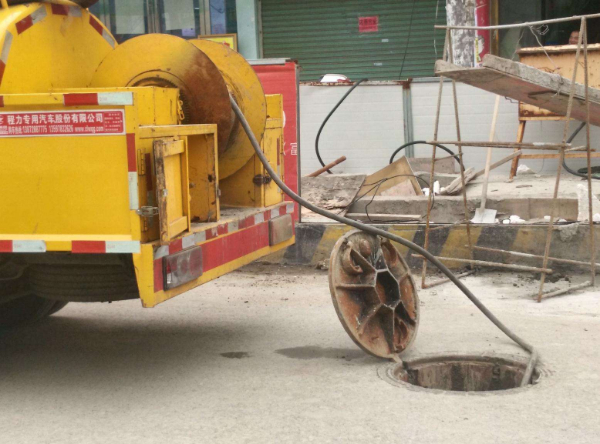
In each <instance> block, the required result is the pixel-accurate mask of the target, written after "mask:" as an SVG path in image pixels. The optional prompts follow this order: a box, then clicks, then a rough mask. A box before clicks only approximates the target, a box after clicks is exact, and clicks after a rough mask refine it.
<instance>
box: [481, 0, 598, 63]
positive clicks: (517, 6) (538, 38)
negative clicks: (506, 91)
mask: <svg viewBox="0 0 600 444" xmlns="http://www.w3.org/2000/svg"><path fill="white" fill-rule="evenodd" d="M494 3H495V4H494V9H495V10H496V11H497V16H498V22H499V23H500V24H508V23H521V22H531V21H536V20H549V19H554V18H560V17H571V16H574V15H584V14H597V13H600V2H599V1H598V0H578V1H572V0H527V1H523V0H495V2H494ZM578 29H579V22H576V21H572V22H565V23H555V24H552V25H550V26H541V27H534V28H531V29H528V28H519V29H510V30H503V31H500V32H495V33H494V35H493V37H492V38H493V42H494V46H495V52H496V53H497V54H499V55H500V56H501V57H506V58H509V59H510V58H516V51H517V50H518V49H519V48H524V47H532V46H553V45H566V44H568V43H569V38H570V36H571V34H572V33H573V31H577V30H578ZM588 41H589V43H600V20H599V19H593V20H589V21H588Z"/></svg>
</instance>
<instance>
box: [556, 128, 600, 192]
mask: <svg viewBox="0 0 600 444" xmlns="http://www.w3.org/2000/svg"><path fill="white" fill-rule="evenodd" d="M584 127H585V122H581V125H579V126H578V127H577V129H576V130H575V131H573V134H571V136H570V137H569V139H568V140H567V143H571V142H573V140H575V137H577V134H579V133H580V132H581V130H582V129H583V128H584ZM563 168H564V169H565V171H567V172H568V173H571V174H572V175H573V176H577V177H583V178H584V179H587V177H588V176H587V174H582V173H580V172H578V171H574V170H572V169H571V168H569V165H567V158H566V157H565V158H564V159H563ZM592 179H596V180H600V178H598V177H594V176H592Z"/></svg>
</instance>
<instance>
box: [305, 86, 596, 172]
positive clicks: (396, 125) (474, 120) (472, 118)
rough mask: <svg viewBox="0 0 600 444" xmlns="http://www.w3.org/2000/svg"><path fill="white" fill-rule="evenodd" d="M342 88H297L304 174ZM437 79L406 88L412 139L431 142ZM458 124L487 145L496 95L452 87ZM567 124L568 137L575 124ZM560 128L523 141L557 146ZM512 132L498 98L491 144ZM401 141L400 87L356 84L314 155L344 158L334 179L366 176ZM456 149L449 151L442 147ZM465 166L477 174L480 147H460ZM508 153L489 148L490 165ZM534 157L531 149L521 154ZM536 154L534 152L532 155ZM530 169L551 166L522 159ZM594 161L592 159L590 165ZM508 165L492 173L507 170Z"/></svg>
mask: <svg viewBox="0 0 600 444" xmlns="http://www.w3.org/2000/svg"><path fill="white" fill-rule="evenodd" d="M347 90H348V87H340V86H336V87H324V86H308V85H302V86H301V87H300V93H301V99H300V100H301V110H300V112H301V143H302V147H301V148H302V174H303V175H305V174H309V173H311V172H312V171H315V170H316V169H318V168H319V167H320V165H319V164H318V162H317V159H316V156H315V154H314V142H315V138H316V134H317V131H318V129H319V126H320V125H321V122H322V121H323V119H324V118H325V117H326V115H327V113H328V112H329V111H330V110H331V109H332V108H333V106H335V104H336V103H337V101H338V100H339V99H340V98H341V97H342V96H343V95H344V94H345V92H346V91H347ZM438 90H439V81H438V80H437V79H432V81H431V82H425V83H421V82H419V83H413V84H412V85H411V92H412V111H413V122H414V125H413V126H414V139H415V140H431V139H433V133H434V126H435V111H436V106H437V97H438ZM457 92H458V106H459V118H460V124H461V135H462V139H463V140H471V141H486V140H488V139H489V133H490V127H491V122H492V114H493V111H494V102H495V95H494V94H491V93H488V92H485V91H482V90H480V89H477V88H474V87H471V86H468V85H464V84H460V83H459V84H457ZM578 124H579V123H578V122H572V123H571V129H570V131H572V130H574V129H575V128H576V127H577V126H578ZM563 127H564V123H563V122H529V123H528V124H527V129H526V131H525V141H526V142H554V143H560V142H561V141H562V133H563ZM517 129H518V105H517V103H516V102H514V101H512V100H509V99H506V98H504V97H503V98H501V99H500V109H499V115H498V122H497V126H496V138H495V140H497V141H511V142H513V141H516V137H517ZM438 139H439V140H443V139H446V140H456V125H455V118H454V105H453V101H452V84H451V83H449V82H446V83H444V89H443V96H442V108H441V116H440V129H439V136H438ZM403 143H404V120H403V109H402V87H401V86H399V85H374V86H359V87H358V89H357V90H355V91H354V92H353V93H352V94H351V95H350V97H349V98H348V99H347V100H346V101H345V102H344V104H343V105H342V106H341V107H340V108H339V110H338V111H337V112H336V114H335V115H334V117H333V118H332V119H331V120H330V121H329V123H328V126H327V127H326V128H325V131H324V132H323V135H322V137H321V155H322V156H323V158H324V160H325V161H326V162H328V161H332V160H335V159H337V158H338V157H340V156H342V155H345V156H346V157H348V160H347V161H346V162H345V163H344V164H342V165H340V166H339V167H337V168H335V170H334V171H335V172H338V173H372V172H374V171H376V170H378V169H380V168H383V167H384V166H385V165H387V163H388V160H389V157H390V155H391V153H392V152H393V151H394V150H395V149H396V148H397V147H398V146H400V145H402V144H403ZM574 143H575V144H577V145H583V144H584V143H585V131H581V133H580V134H579V136H578V137H577V138H576V139H575V141H574ZM592 147H594V148H597V149H600V129H599V128H596V127H592ZM449 148H450V149H452V150H454V151H456V147H453V146H449ZM464 151H465V164H466V166H467V167H471V166H473V167H475V168H476V169H477V170H479V169H483V168H484V165H485V156H486V148H470V147H465V148H464ZM511 152H512V149H502V148H498V149H494V151H493V159H494V160H499V159H501V158H503V157H505V156H507V155H509V154H510V153H511ZM527 152H533V151H527ZM535 152H539V151H535ZM430 155H431V148H430V147H428V146H423V145H420V146H419V145H417V146H416V147H415V156H417V157H429V156H430ZM522 163H525V164H526V165H527V166H529V167H530V168H532V169H533V170H534V171H543V172H545V173H555V172H556V168H557V163H556V161H555V160H546V161H542V160H526V161H523V162H522ZM599 163H600V162H598V161H594V164H599ZM570 164H571V165H572V166H573V167H574V168H580V167H583V166H585V161H584V160H575V161H573V160H572V161H570ZM509 166H510V163H507V164H505V165H504V166H503V167H501V168H499V169H498V170H496V173H498V172H507V171H508V168H509Z"/></svg>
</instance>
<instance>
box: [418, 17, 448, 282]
mask: <svg viewBox="0 0 600 444" xmlns="http://www.w3.org/2000/svg"><path fill="white" fill-rule="evenodd" d="M449 43H450V30H449V29H448V30H447V31H446V39H445V40H444V52H443V58H444V60H446V59H447V57H448V52H447V51H451V50H452V48H449V47H448V45H449ZM443 90H444V78H443V77H441V76H440V88H439V91H438V99H437V109H436V113H435V126H434V129H433V138H434V139H437V138H438V131H439V128H440V111H441V108H442V92H443ZM432 148H433V151H432V154H431V174H430V176H429V183H430V186H429V195H428V196H427V219H426V221H425V240H424V242H423V248H425V249H426V250H427V249H428V248H429V227H430V225H431V210H432V206H433V205H432V203H433V193H434V191H433V190H434V175H435V155H436V150H437V146H436V145H432ZM426 280H427V261H426V260H425V259H423V265H422V267H421V287H423V288H424V287H425V285H426V284H425V281H426Z"/></svg>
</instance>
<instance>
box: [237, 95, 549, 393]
mask: <svg viewBox="0 0 600 444" xmlns="http://www.w3.org/2000/svg"><path fill="white" fill-rule="evenodd" d="M230 100H231V106H232V108H233V111H234V112H235V114H236V115H237V117H238V119H239V120H240V123H241V124H242V127H243V128H244V131H245V132H246V134H247V135H248V138H249V139H250V142H251V143H252V146H253V147H254V151H255V152H256V156H257V157H258V158H259V159H260V161H261V162H262V164H263V166H264V168H265V170H266V171H267V172H268V173H269V175H270V176H271V178H272V179H273V180H274V181H275V183H276V184H277V185H278V186H279V188H281V190H282V191H283V192H284V193H285V194H287V195H288V196H289V197H291V198H292V199H293V200H294V201H295V202H297V203H298V204H299V205H301V206H303V207H305V208H307V209H309V210H311V211H312V212H314V213H317V214H320V215H321V216H325V217H327V218H329V219H332V220H335V221H337V222H340V223H342V224H345V225H349V226H351V227H354V228H357V229H359V230H362V231H364V232H366V233H370V234H373V235H375V236H381V237H385V238H387V239H389V240H391V241H394V242H397V243H399V244H401V245H404V246H405V247H408V248H409V249H410V250H412V251H415V252H417V253H419V254H420V255H422V256H424V257H425V258H426V259H427V260H428V261H429V262H431V263H432V264H433V265H435V266H436V267H437V268H438V269H439V270H440V271H441V272H442V273H444V274H445V275H446V276H447V277H448V279H449V280H450V281H452V282H453V283H454V285H456V286H457V287H458V288H459V289H460V290H461V291H462V292H463V293H464V294H465V296H467V297H468V298H469V299H470V300H471V302H473V304H475V306H476V307H477V308H478V309H479V310H480V311H481V312H482V313H483V314H484V315H485V316H486V317H487V318H488V319H489V320H490V321H492V323H493V324H494V325H495V326H496V327H498V328H499V329H500V330H502V332H503V333H504V334H505V335H506V336H508V337H509V338H510V339H512V340H513V341H514V342H516V343H517V344H518V345H519V346H521V347H522V348H523V349H524V350H526V351H528V352H529V353H531V358H530V359H529V363H528V364H527V369H526V370H525V374H524V377H523V380H522V381H521V386H522V387H523V386H526V385H527V384H529V381H530V380H531V375H532V374H533V370H534V368H535V365H536V363H537V360H538V352H537V350H536V349H535V348H534V347H533V346H532V345H530V344H529V343H528V342H526V341H525V340H523V339H521V338H520V337H519V336H517V335H516V334H515V333H513V332H512V331H511V330H510V329H509V328H508V327H506V326H505V325H504V324H503V323H502V322H501V321H500V320H499V319H498V318H497V317H496V316H495V315H494V314H493V313H492V312H491V311H490V310H488V308H487V307H486V306H485V305H483V303H482V302H481V301H480V300H479V299H477V297H476V296H475V295H474V294H473V293H472V292H471V290H469V289H468V288H467V286H466V285H465V284H463V283H462V282H461V281H460V280H459V279H458V278H457V277H456V276H455V275H454V273H452V271H450V269H449V268H448V267H446V266H445V265H444V264H443V263H441V262H440V261H439V260H437V259H436V258H435V256H433V255H432V254H431V253H430V252H429V251H427V250H426V249H424V248H423V247H420V246H419V245H417V244H415V243H413V242H411V241H409V240H406V239H404V238H402V237H400V236H396V235H395V234H392V233H388V232H387V231H384V230H381V229H379V228H375V227H373V226H371V225H366V224H363V223H360V222H357V221H355V220H352V219H347V218H345V217H342V216H338V215H337V214H334V213H331V212H329V211H327V210H323V209H322V208H319V207H317V206H315V205H313V204H311V203H310V202H308V201H307V200H305V199H303V198H302V197H300V196H298V195H297V194H296V193H294V192H293V191H292V190H291V189H290V188H289V187H288V186H287V185H286V184H285V183H284V182H283V181H282V180H281V178H280V177H279V176H278V175H277V173H276V172H275V170H274V169H273V168H272V167H271V164H270V163H269V160H268V159H267V158H266V156H265V155H264V153H263V152H262V149H261V147H260V143H258V140H256V137H255V136H254V133H253V132H252V129H251V128H250V125H249V124H248V121H247V120H246V118H245V117H244V113H242V110H240V108H239V106H238V105H237V103H236V102H235V100H234V99H233V97H230Z"/></svg>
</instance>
